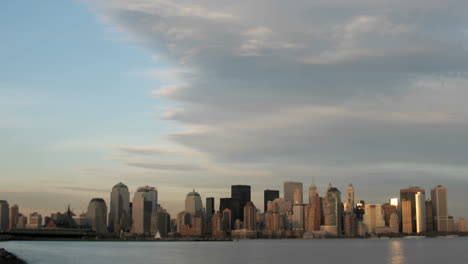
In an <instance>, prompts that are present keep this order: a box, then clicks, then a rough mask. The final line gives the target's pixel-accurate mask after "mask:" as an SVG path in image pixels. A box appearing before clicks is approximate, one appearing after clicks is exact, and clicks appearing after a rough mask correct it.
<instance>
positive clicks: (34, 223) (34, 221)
mask: <svg viewBox="0 0 468 264" xmlns="http://www.w3.org/2000/svg"><path fill="white" fill-rule="evenodd" d="M41 227H42V215H40V214H38V213H37V212H34V213H31V214H29V223H28V224H27V225H26V228H41Z"/></svg>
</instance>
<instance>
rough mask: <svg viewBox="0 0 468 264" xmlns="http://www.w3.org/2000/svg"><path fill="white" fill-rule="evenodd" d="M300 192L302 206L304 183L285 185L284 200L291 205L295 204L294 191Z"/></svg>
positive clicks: (286, 183)
mask: <svg viewBox="0 0 468 264" xmlns="http://www.w3.org/2000/svg"><path fill="white" fill-rule="evenodd" d="M295 190H298V192H299V201H298V203H299V204H302V203H303V201H302V192H303V187H302V182H290V181H288V182H285V183H284V199H285V200H286V201H289V202H291V203H294V202H295V201H294V191H295Z"/></svg>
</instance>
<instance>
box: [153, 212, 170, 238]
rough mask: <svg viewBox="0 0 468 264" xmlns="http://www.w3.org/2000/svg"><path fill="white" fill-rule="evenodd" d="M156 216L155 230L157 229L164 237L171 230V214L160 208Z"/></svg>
mask: <svg viewBox="0 0 468 264" xmlns="http://www.w3.org/2000/svg"><path fill="white" fill-rule="evenodd" d="M156 217H157V223H156V224H157V231H159V234H160V235H161V237H162V238H165V237H167V235H168V234H169V233H170V231H171V215H170V214H169V213H167V211H166V210H164V209H160V210H158V212H157V216H156Z"/></svg>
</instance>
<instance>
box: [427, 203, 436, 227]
mask: <svg viewBox="0 0 468 264" xmlns="http://www.w3.org/2000/svg"><path fill="white" fill-rule="evenodd" d="M425 204H426V231H427V232H434V214H433V212H432V200H427V201H426V202H425Z"/></svg>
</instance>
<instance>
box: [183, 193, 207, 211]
mask: <svg viewBox="0 0 468 264" xmlns="http://www.w3.org/2000/svg"><path fill="white" fill-rule="evenodd" d="M185 212H187V213H189V214H191V215H193V216H202V215H203V204H202V200H201V197H200V194H199V193H197V192H196V191H195V189H194V190H193V191H192V192H189V193H188V194H187V196H186V197H185Z"/></svg>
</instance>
